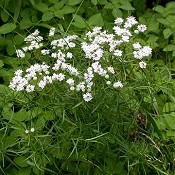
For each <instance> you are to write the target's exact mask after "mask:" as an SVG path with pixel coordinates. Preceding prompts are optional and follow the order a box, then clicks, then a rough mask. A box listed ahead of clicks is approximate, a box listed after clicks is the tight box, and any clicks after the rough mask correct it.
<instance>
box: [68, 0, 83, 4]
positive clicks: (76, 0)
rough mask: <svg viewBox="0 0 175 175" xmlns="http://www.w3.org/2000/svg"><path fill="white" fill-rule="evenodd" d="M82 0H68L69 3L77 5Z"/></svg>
mask: <svg viewBox="0 0 175 175" xmlns="http://www.w3.org/2000/svg"><path fill="white" fill-rule="evenodd" d="M81 1H82V0H68V4H69V5H77V4H79V3H80V2H81Z"/></svg>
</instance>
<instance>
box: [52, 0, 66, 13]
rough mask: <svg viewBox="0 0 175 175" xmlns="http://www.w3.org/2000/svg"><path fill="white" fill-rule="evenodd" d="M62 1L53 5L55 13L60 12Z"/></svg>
mask: <svg viewBox="0 0 175 175" xmlns="http://www.w3.org/2000/svg"><path fill="white" fill-rule="evenodd" d="M64 4H65V3H64V1H60V2H57V3H55V4H54V9H55V11H57V10H60V9H61V8H62V7H63V6H64Z"/></svg>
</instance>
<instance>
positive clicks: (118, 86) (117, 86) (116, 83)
mask: <svg viewBox="0 0 175 175" xmlns="http://www.w3.org/2000/svg"><path fill="white" fill-rule="evenodd" d="M113 87H114V88H122V87H123V84H122V83H121V81H117V82H115V83H114V84H113Z"/></svg>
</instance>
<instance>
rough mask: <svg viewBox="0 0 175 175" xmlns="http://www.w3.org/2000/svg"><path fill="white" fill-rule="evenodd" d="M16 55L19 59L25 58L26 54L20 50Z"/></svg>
mask: <svg viewBox="0 0 175 175" xmlns="http://www.w3.org/2000/svg"><path fill="white" fill-rule="evenodd" d="M16 54H17V57H18V58H24V57H25V53H24V52H23V51H22V50H20V49H18V50H16Z"/></svg>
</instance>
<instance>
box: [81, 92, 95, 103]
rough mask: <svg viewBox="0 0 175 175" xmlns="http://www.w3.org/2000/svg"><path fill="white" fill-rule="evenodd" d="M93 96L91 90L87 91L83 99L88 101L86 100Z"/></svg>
mask: <svg viewBox="0 0 175 175" xmlns="http://www.w3.org/2000/svg"><path fill="white" fill-rule="evenodd" d="M92 98H93V97H92V94H91V93H89V92H87V93H86V94H83V99H84V101H86V102H89V101H91V100H92Z"/></svg>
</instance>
